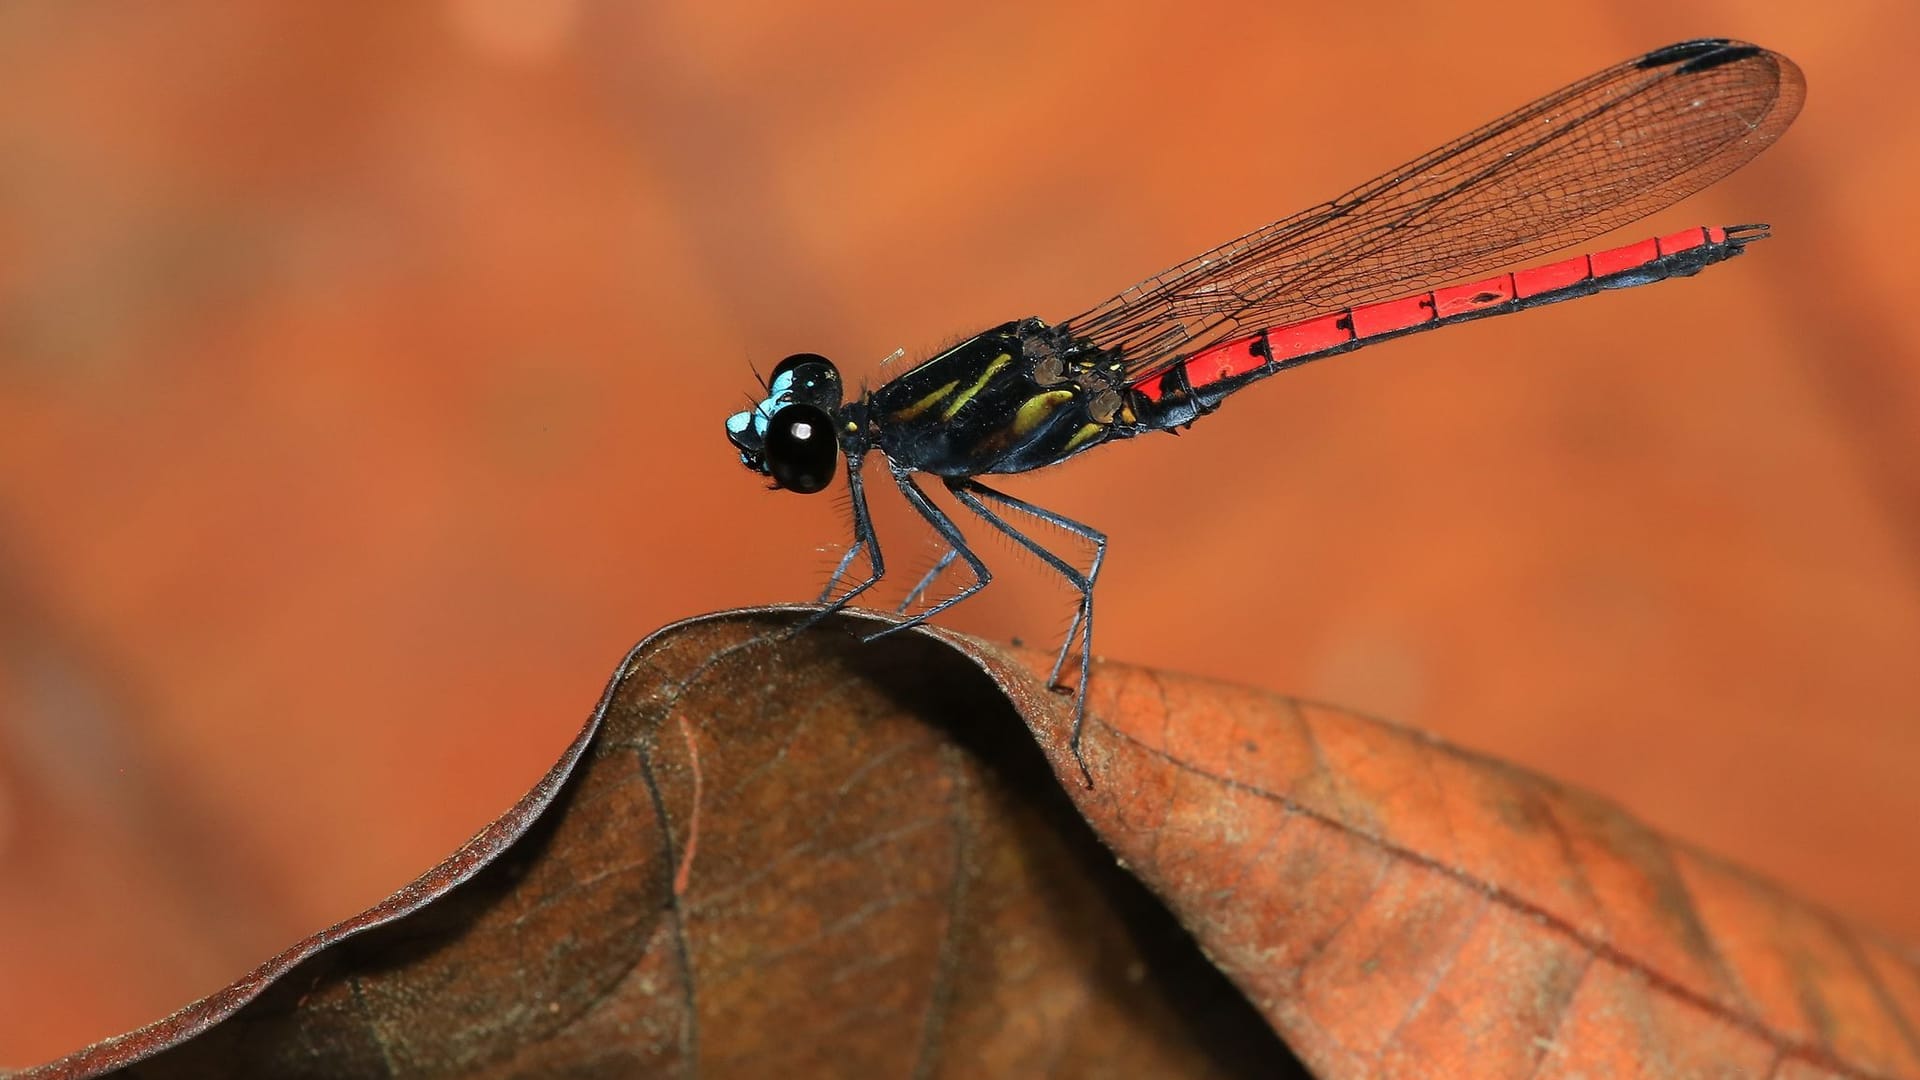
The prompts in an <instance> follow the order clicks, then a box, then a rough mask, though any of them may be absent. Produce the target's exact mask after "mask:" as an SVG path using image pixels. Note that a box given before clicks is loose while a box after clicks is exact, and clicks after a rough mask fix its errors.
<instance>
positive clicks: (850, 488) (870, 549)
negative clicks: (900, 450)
mask: <svg viewBox="0 0 1920 1080" xmlns="http://www.w3.org/2000/svg"><path fill="white" fill-rule="evenodd" d="M865 460H866V459H865V458H864V457H857V458H856V457H850V458H848V459H847V494H848V496H849V497H850V498H851V499H852V500H853V546H852V547H850V548H848V549H847V553H846V554H845V555H843V556H841V558H840V565H839V566H838V567H836V568H835V569H834V571H833V577H832V579H831V580H829V581H828V582H827V591H826V592H825V593H824V594H822V595H821V597H820V603H822V604H824V605H826V606H824V607H822V608H821V609H820V610H819V611H816V612H814V613H813V614H812V615H809V616H807V618H806V620H805V621H804V622H802V623H801V624H800V625H799V626H798V627H795V631H796V632H798V631H800V630H805V629H807V628H808V627H810V626H813V625H814V624H816V623H818V622H819V621H820V620H822V619H824V618H826V617H827V616H829V615H831V614H833V613H834V612H836V611H839V610H840V609H841V608H843V607H846V606H847V605H848V604H849V603H851V602H852V601H853V598H854V597H856V596H859V595H860V594H861V593H863V592H866V591H867V590H868V589H871V588H873V587H874V585H876V584H878V583H879V581H880V579H881V578H883V577H885V576H887V564H886V561H885V560H884V559H882V558H881V556H880V538H879V537H878V536H875V535H874V532H873V519H872V517H871V516H870V515H869V514H868V513H867V488H866V484H865V483H864V482H863V481H862V480H861V479H860V467H861V465H862V464H863V463H864V462H865ZM861 551H865V552H866V553H867V579H866V580H865V581H862V582H861V583H860V584H858V585H855V586H854V587H853V588H851V589H848V590H847V591H846V592H845V593H844V594H842V595H841V597H840V598H839V599H838V600H834V601H832V602H830V603H829V602H828V600H827V597H829V596H831V595H833V590H834V587H835V586H836V585H838V584H839V583H840V575H841V574H843V573H845V572H846V569H847V566H848V565H849V564H851V563H852V562H853V557H854V555H855V554H857V553H859V552H861Z"/></svg>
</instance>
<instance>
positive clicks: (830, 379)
mask: <svg viewBox="0 0 1920 1080" xmlns="http://www.w3.org/2000/svg"><path fill="white" fill-rule="evenodd" d="M767 386H768V387H769V388H770V389H771V390H772V391H773V393H774V394H775V395H783V396H785V397H786V398H787V400H789V401H805V402H810V403H812V404H814V405H818V406H820V407H821V408H823V409H832V408H834V407H836V406H838V405H839V404H840V369H839V368H836V367H834V366H833V361H831V360H829V359H827V358H826V357H824V356H821V355H820V354H819V353H810V352H803V353H794V354H793V355H792V356H789V357H787V358H786V359H785V360H782V361H780V363H779V365H778V366H777V367H775V368H774V369H773V376H772V377H771V378H769V379H768V380H767Z"/></svg>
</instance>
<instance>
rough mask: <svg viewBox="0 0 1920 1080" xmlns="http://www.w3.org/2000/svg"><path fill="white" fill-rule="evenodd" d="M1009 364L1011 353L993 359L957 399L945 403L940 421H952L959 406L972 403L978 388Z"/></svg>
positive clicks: (949, 385)
mask: <svg viewBox="0 0 1920 1080" xmlns="http://www.w3.org/2000/svg"><path fill="white" fill-rule="evenodd" d="M1011 363H1013V354H1012V353H1001V354H1000V355H999V356H996V357H994V358H993V363H991V364H988V365H987V370H985V371H983V372H981V373H980V377H979V378H977V379H975V380H973V385H972V386H969V387H967V388H966V389H965V390H962V391H960V396H959V397H956V398H954V399H953V400H952V401H950V402H948V403H947V407H946V408H945V409H943V410H941V412H940V419H942V420H951V419H953V414H954V413H957V412H959V411H960V406H962V405H965V404H966V403H967V402H969V401H972V400H973V395H975V394H977V393H979V392H980V388H981V387H983V386H985V385H987V380H988V379H991V378H993V377H994V376H995V375H997V374H999V372H1000V369H1001V368H1003V367H1006V366H1007V365H1008V364H1011ZM946 389H948V390H951V389H953V384H948V386H947V387H946ZM929 404H931V402H929ZM917 407H918V406H916V408H917Z"/></svg>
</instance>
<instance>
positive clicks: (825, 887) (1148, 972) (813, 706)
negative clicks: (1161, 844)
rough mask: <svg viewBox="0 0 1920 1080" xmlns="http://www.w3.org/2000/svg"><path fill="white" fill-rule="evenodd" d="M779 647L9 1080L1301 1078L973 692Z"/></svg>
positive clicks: (735, 632)
mask: <svg viewBox="0 0 1920 1080" xmlns="http://www.w3.org/2000/svg"><path fill="white" fill-rule="evenodd" d="M791 619H792V613H790V612H785V613H782V612H772V613H769V612H759V613H741V614H734V615H726V616H716V617H709V618H705V619H700V620H695V621H693V622H690V623H686V624H682V625H680V626H677V627H672V628H669V629H668V630H667V631H663V632H662V633H660V634H656V635H654V636H653V637H652V638H650V639H648V640H647V641H646V642H644V643H642V644H641V645H640V646H639V647H637V648H636V649H635V650H634V651H633V653H632V654H631V655H630V656H629V657H628V658H627V661H626V662H625V663H624V664H623V665H622V666H621V668H620V671H619V672H618V673H617V674H616V676H615V679H614V681H613V684H612V686H611V687H610V688H609V690H608V692H607V696H606V698H605V699H604V700H603V703H602V707H601V709H600V710H599V711H598V712H597V713H596V717H595V720H594V722H593V723H590V724H589V726H588V727H587V729H586V730H584V731H583V732H582V733H581V735H580V737H579V739H577V740H576V741H575V743H574V744H573V746H572V747H571V748H570V749H569V751H568V752H567V754H566V755H565V757H563V759H562V760H561V762H560V763H559V765H557V766H556V767H555V768H554V770H553V772H552V773H551V774H550V775H549V776H548V777H547V779H546V780H545V781H543V783H542V784H541V785H540V786H539V787H538V788H536V789H535V790H534V791H533V792H532V793H530V794H529V795H528V796H527V797H526V799H524V800H523V801H522V802H521V803H520V805H519V806H517V807H516V808H515V809H514V810H513V811H512V812H511V813H509V814H508V815H506V816H505V817H503V818H502V819H500V821H498V822H496V823H495V824H494V825H493V826H491V827H489V828H488V829H487V830H485V831H483V832H482V833H481V834H480V835H479V836H477V837H476V838H475V839H474V840H473V841H472V842H470V843H469V844H468V845H467V846H466V847H465V848H463V849H462V850H461V851H460V852H459V853H457V854H456V855H454V856H453V857H452V858H451V859H449V860H448V861H447V862H446V863H444V864H442V865H441V866H440V867H438V868H436V869H435V870H433V871H432V872H430V873H429V874H427V875H426V876H424V877H423V878H421V879H420V880H419V881H417V882H415V883H414V884H413V885H412V886H409V887H408V888H407V889H404V890H402V891H401V892H400V893H399V894H397V895H396V896H395V897H393V898H392V899H390V900H389V901H388V902H386V903H385V904H382V905H381V906H380V907H378V908H376V909H374V910H372V911H369V912H367V913H366V914H364V915H362V916H360V917H358V918H356V919H352V920H349V921H348V922H346V923H343V924H341V925H339V926H336V927H334V928H332V929H330V930H328V931H326V932H323V933H321V934H319V935H316V936H315V937H313V938H310V939H309V940H307V941H305V942H302V943H301V944H300V945H298V946H296V947H294V948H293V949H290V950H288V951H287V952H286V953H284V954H282V955H281V956H280V957H277V958H275V959H274V960H273V961H271V962H269V963H267V964H266V965H264V966H262V967H261V968H260V969H259V970H258V971H256V972H254V973H253V974H252V975H250V976H248V977H247V978H245V979H243V980H241V981H240V982H239V983H236V984H235V985H234V986H233V987H231V988H229V989H228V990H226V991H224V992H222V993H220V994H216V995H214V996H212V997H209V998H207V999H204V1000H202V1001H200V1002H197V1003H195V1004H194V1005H192V1006H189V1007H188V1008H187V1009H185V1010H182V1011H181V1012H180V1013H177V1014H175V1015H174V1016H172V1017H169V1018H168V1019H166V1020H164V1021H161V1022H160V1023H158V1024H155V1025H153V1026H151V1027H149V1028H146V1029H143V1030H141V1031H137V1032H134V1033H131V1034H129V1035H126V1036H122V1037H119V1038H116V1039H111V1040H107V1041H104V1042H102V1043H99V1044H96V1045H95V1046H93V1047H90V1048H88V1049H87V1050H84V1051H82V1052H80V1053H78V1054H75V1055H73V1056H71V1057H69V1058H66V1059H64V1060H62V1061H59V1062H55V1063H53V1064H50V1065H47V1066H42V1067H40V1068H38V1069H34V1070H29V1071H28V1072H27V1073H26V1074H25V1075H26V1076H31V1077H78V1076H91V1075H96V1074H98V1073H101V1072H104V1071H108V1070H111V1069H114V1068H116V1067H124V1068H123V1072H122V1075H128V1076H140V1077H175V1076H180V1077H187V1076H191V1077H210V1076H263V1075H272V1076H292V1075H312V1076H365V1075H374V1076H378V1075H400V1074H405V1075H450V1074H459V1075H480V1076H505V1075H528V1074H539V1075H546V1074H552V1073H561V1072H564V1073H566V1074H567V1075H618V1076H631V1075H653V1074H673V1075H686V1074H690V1073H693V1072H699V1073H701V1074H709V1073H711V1074H715V1075H749V1076H779V1075H823V1074H824V1075H861V1076H865V1075H908V1074H913V1075H966V1076H973V1075H983V1074H986V1075H1024V1074H1035V1073H1041V1072H1046V1073H1053V1074H1061V1075H1088V1076H1093V1075H1110V1076H1132V1075H1156V1076H1189V1075H1190V1076H1208V1075H1248V1076H1252V1075H1273V1074H1274V1073H1275V1072H1276V1071H1278V1072H1281V1073H1283V1074H1284V1073H1286V1072H1287V1071H1288V1070H1292V1071H1294V1073H1295V1074H1296V1075H1303V1074H1304V1073H1303V1071H1301V1070H1299V1067H1298V1066H1297V1064H1294V1063H1292V1059H1291V1058H1290V1056H1289V1055H1288V1054H1287V1051H1286V1049H1285V1047H1284V1046H1283V1045H1281V1043H1280V1042H1279V1041H1278V1039H1276V1038H1275V1036H1274V1035H1273V1033H1272V1032H1271V1031H1270V1030H1269V1029H1268V1027H1267V1026H1266V1025H1265V1023H1264V1022H1263V1021H1262V1019H1261V1017H1260V1016H1259V1014H1258V1013H1256V1012H1255V1011H1254V1010H1253V1009H1252V1008H1251V1007H1250V1006H1249V1005H1248V1004H1247V1003H1246V1001H1245V999H1244V998H1243V997H1241V996H1240V995H1239V994H1238V993H1237V992H1236V991H1235V990H1234V989H1233V987H1232V986H1231V984H1229V983H1228V982H1227V981H1226V980H1225V979H1224V978H1223V977H1222V976H1221V975H1220V974H1219V972H1218V971H1217V970H1215V969H1214V968H1213V967H1212V966H1210V965H1209V964H1207V962H1206V961H1205V960H1204V958H1203V957H1202V956H1201V955H1200V953H1199V951H1198V950H1197V949H1195V948H1194V945H1193V942H1192V939H1191V938H1190V937H1189V936H1188V935H1187V934H1186V933H1185V932H1184V931H1183V930H1181V928H1180V927H1179V926H1178V925H1177V924H1176V923H1174V922H1173V920H1172V919H1171V918H1170V917H1169V916H1168V914H1167V913H1166V911H1165V909H1164V908H1163V907H1162V906H1160V905H1159V904H1158V903H1156V902H1155V901H1154V900H1153V899H1152V897H1151V896H1150V895H1148V894H1147V893H1146V892H1145V890H1144V889H1142V888H1141V886H1140V885H1139V884H1138V883H1137V882H1136V881H1134V880H1133V879H1132V878H1131V877H1129V876H1128V875H1126V874H1125V873H1124V872H1122V871H1120V870H1119V869H1118V868H1116V867H1115V865H1114V862H1113V859H1112V856H1111V855H1110V854H1109V853H1108V852H1107V851H1106V850H1105V849H1104V848H1102V847H1101V846H1100V844H1099V841H1098V840H1097V839H1096V838H1095V837H1094V835H1093V834H1092V832H1091V831H1090V830H1088V829H1087V827H1086V825H1085V823H1084V822H1083V821H1082V820H1081V819H1080V818H1079V817H1078V816H1077V815H1076V814H1075V812H1074V810H1073V808H1072V805H1071V803H1070V802H1069V800H1068V799H1067V798H1066V797H1065V796H1064V795H1063V794H1062V793H1061V791H1060V789H1059V788H1058V787H1057V786H1055V785H1054V784H1053V783H1052V781H1051V779H1050V777H1049V776H1048V772H1047V763H1046V761H1045V760H1044V759H1043V758H1042V757H1041V755H1040V754H1038V753H1036V752H1035V750H1034V748H1033V744H1032V741H1031V738H1030V737H1029V736H1028V734H1027V732H1026V731H1025V730H1024V729H1023V728H1022V727H1021V726H1020V725H1019V721H1018V717H1017V716H1016V715H1015V714H1014V713H1013V712H1012V711H1010V710H1009V709H1008V708H1007V704H1006V699H1005V698H1004V697H1003V696H1002V695H1000V694H999V693H997V692H996V690H995V689H994V686H993V684H992V683H990V682H989V681H988V680H985V679H982V678H981V677H980V674H979V672H978V670H977V669H976V668H975V667H973V666H972V665H970V664H967V663H965V662H963V661H962V660H961V659H960V658H959V656H958V655H957V654H956V653H955V652H954V651H953V650H952V649H950V648H948V647H946V646H944V645H942V644H940V643H939V642H938V641H937V640H935V639H934V638H933V637H932V636H930V635H903V636H901V637H899V638H896V639H892V640H889V641H887V642H885V643H884V644H882V645H877V646H871V647H863V646H860V645H859V644H857V642H855V641H854V639H853V638H852V637H851V636H850V635H848V634H847V633H845V632H844V631H842V630H839V629H835V628H833V627H829V628H826V629H824V630H822V631H819V632H814V633H809V634H805V635H802V636H800V637H797V638H795V637H790V636H788V633H787V630H786V627H787V626H788V624H789V623H790V621H791ZM1022 693H1023V695H1026V696H1028V697H1032V698H1033V699H1034V701H1035V702H1037V703H1038V704H1039V705H1040V706H1041V707H1052V706H1053V704H1054V703H1053V702H1052V701H1051V700H1050V699H1049V697H1048V695H1046V694H1045V693H1044V692H1041V691H1038V690H1036V689H1035V688H1033V687H1031V686H1026V687H1025V688H1024V689H1023V691H1022ZM349 935H354V936H352V937H351V938H350V939H348V940H343V939H347V938H348V937H349Z"/></svg>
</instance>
